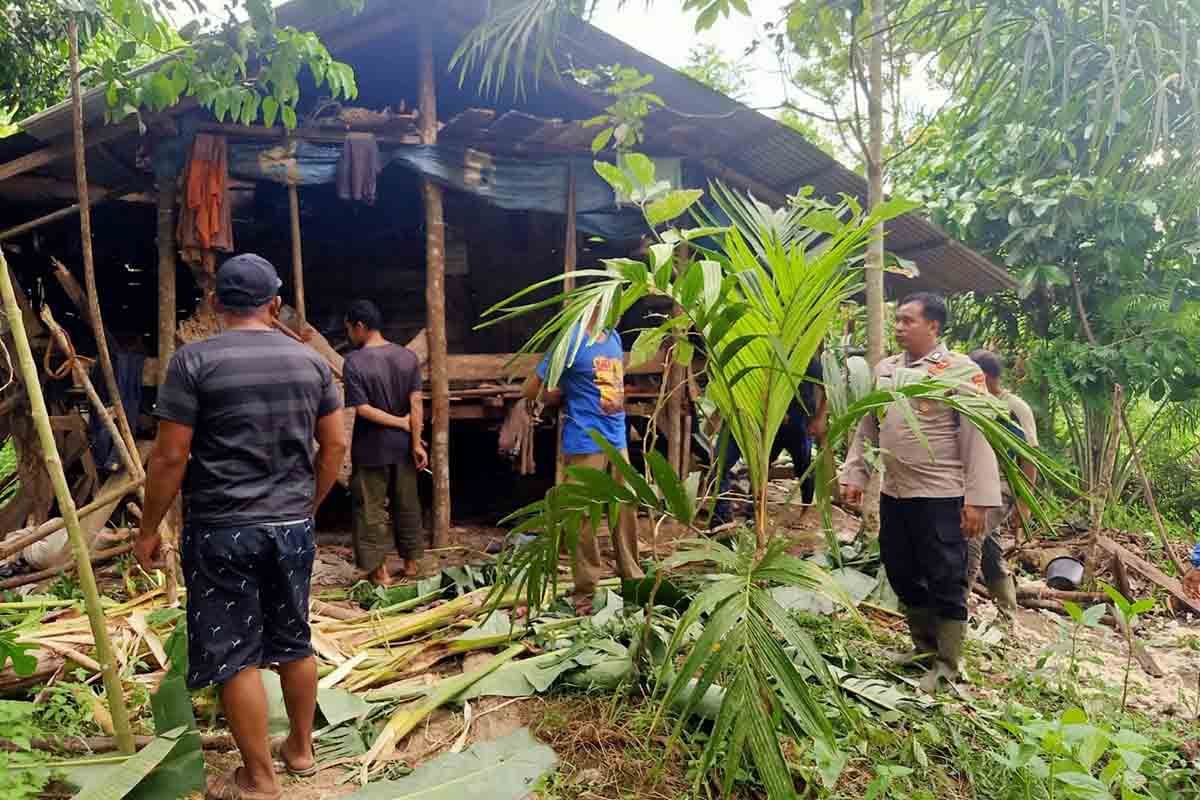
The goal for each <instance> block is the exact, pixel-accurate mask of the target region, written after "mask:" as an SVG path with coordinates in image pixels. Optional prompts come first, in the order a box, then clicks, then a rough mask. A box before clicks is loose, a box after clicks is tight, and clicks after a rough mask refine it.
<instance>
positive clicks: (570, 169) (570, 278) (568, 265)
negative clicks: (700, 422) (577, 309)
mask: <svg viewBox="0 0 1200 800" xmlns="http://www.w3.org/2000/svg"><path fill="white" fill-rule="evenodd" d="M575 208H576V196H575V165H574V164H572V163H571V162H567V220H566V227H567V231H566V237H565V238H566V241H565V242H564V244H563V275H564V277H563V291H564V292H570V291H573V290H574V289H575V275H574V274H573V273H574V272H575V267H576V264H577V262H578V259H579V232H578V229H577V226H576V212H575ZM566 415H567V412H566V411H565V410H564V409H561V408H560V409H559V410H558V435H557V437H556V438H555V440H554V441H555V443H556V447H555V449H556V451H557V452H556V454H555V458H554V483H555V484H559V483H562V482H563V479H564V478H565V477H566V474H567V456H566V453H564V452H563V443H562V437H563V424H564V422H565V421H566Z"/></svg>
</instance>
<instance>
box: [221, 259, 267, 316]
mask: <svg viewBox="0 0 1200 800" xmlns="http://www.w3.org/2000/svg"><path fill="white" fill-rule="evenodd" d="M282 285H283V282H282V281H281V280H279V274H278V273H277V272H275V267H273V266H272V265H271V262H270V261H267V260H266V259H265V258H263V257H262V256H260V255H255V254H254V253H242V254H241V255H236V256H234V257H233V258H231V259H229V260H228V261H226V262H225V263H224V264H222V265H221V268H220V269H218V270H217V299H218V300H220V301H221V305H223V306H225V307H226V308H258V307H259V306H265V305H266V304H267V303H269V302H271V300H273V299H274V298H275V295H277V294H279V287H280V286H282Z"/></svg>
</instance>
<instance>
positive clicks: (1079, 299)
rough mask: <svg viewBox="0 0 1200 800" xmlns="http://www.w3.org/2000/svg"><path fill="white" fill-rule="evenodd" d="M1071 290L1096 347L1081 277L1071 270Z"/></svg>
mask: <svg viewBox="0 0 1200 800" xmlns="http://www.w3.org/2000/svg"><path fill="white" fill-rule="evenodd" d="M1071 288H1072V289H1074V290H1075V310H1076V311H1077V312H1078V313H1079V321H1080V322H1081V323H1083V334H1084V336H1086V337H1087V340H1088V344H1090V345H1091V346H1092V347H1095V346H1096V334H1095V333H1093V332H1092V323H1090V322H1088V315H1087V310H1086V309H1085V308H1084V307H1083V292H1082V291H1081V290H1080V288H1079V275H1078V273H1076V272H1075V270H1071ZM1131 438H1132V435H1131Z"/></svg>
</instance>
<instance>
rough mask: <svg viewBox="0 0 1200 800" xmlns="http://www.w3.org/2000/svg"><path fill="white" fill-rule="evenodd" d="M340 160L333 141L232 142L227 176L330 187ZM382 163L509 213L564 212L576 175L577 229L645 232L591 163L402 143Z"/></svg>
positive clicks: (617, 236)
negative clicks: (569, 185)
mask: <svg viewBox="0 0 1200 800" xmlns="http://www.w3.org/2000/svg"><path fill="white" fill-rule="evenodd" d="M341 155H342V147H341V145H339V144H317V143H313V142H304V141H299V142H292V143H289V144H262V143H246V144H242V143H234V144H230V146H229V171H230V174H231V176H232V177H235V178H241V179H243V180H256V181H257V180H266V181H273V182H275V183H282V184H286V183H289V182H294V183H296V184H297V185H299V186H309V185H314V184H322V183H333V182H334V181H335V179H336V176H337V163H338V160H339V159H340V158H341ZM380 161H381V163H383V164H385V165H397V166H399V167H402V168H404V169H409V170H412V171H413V172H416V173H417V174H419V175H421V176H423V177H426V178H429V179H431V180H433V181H435V182H437V183H439V184H441V185H443V186H446V187H448V188H450V189H454V190H457V191H460V192H467V193H469V194H473V195H475V196H476V197H478V198H480V199H481V200H484V201H485V202H487V203H490V204H492V205H494V206H497V207H499V208H503V209H506V210H508V211H541V212H545V213H550V214H565V213H566V210H567V171H568V169H569V168H572V167H573V168H574V171H575V207H576V215H577V216H576V224H577V225H578V227H579V229H580V230H581V231H583V232H585V233H588V234H591V235H594V236H601V237H603V238H605V239H613V240H622V239H636V238H638V237H640V236H641V235H642V234H643V233H645V232H646V223H645V220H643V219H642V216H641V214H640V213H639V212H638V211H637V210H636V209H632V208H628V207H626V208H621V207H619V206H618V205H617V202H616V197H615V196H614V194H613V191H612V188H611V187H609V185H608V184H607V183H605V182H604V180H603V179H602V178H601V177H600V176H599V175H597V174H596V171H595V170H594V169H593V168H592V161H591V159H589V158H570V157H564V158H557V159H521V158H507V157H503V156H500V157H498V156H494V155H491V154H490V153H485V152H483V151H481V150H475V149H472V148H460V147H449V146H443V145H403V146H400V147H395V148H388V149H382V150H381V152H380Z"/></svg>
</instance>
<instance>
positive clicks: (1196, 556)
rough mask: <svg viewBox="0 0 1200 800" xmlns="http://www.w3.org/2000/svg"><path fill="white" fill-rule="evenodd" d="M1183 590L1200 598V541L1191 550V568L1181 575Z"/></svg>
mask: <svg viewBox="0 0 1200 800" xmlns="http://www.w3.org/2000/svg"><path fill="white" fill-rule="evenodd" d="M1183 590H1184V591H1185V592H1187V593H1188V594H1190V595H1191V596H1192V597H1194V598H1196V599H1197V600H1200V542H1197V543H1196V547H1195V549H1193V550H1192V568H1191V570H1190V571H1189V572H1188V574H1187V575H1184V576H1183Z"/></svg>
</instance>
